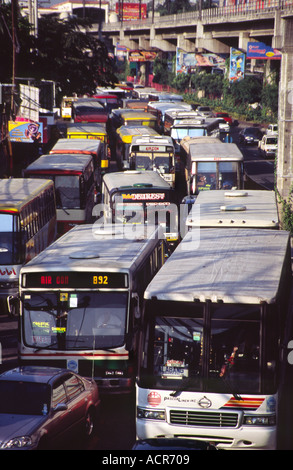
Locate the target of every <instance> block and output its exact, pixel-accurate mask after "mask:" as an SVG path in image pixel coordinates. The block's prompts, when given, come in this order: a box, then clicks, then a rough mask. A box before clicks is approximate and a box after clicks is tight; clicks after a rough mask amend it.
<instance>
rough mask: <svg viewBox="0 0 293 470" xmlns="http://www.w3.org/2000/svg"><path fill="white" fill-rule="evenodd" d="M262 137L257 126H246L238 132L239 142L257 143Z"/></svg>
mask: <svg viewBox="0 0 293 470" xmlns="http://www.w3.org/2000/svg"><path fill="white" fill-rule="evenodd" d="M261 139H262V132H261V131H260V130H259V129H258V128H257V127H246V128H245V129H243V130H242V131H241V132H240V134H239V143H240V144H252V145H253V144H254V145H257V144H258V142H259V141H260V140H261Z"/></svg>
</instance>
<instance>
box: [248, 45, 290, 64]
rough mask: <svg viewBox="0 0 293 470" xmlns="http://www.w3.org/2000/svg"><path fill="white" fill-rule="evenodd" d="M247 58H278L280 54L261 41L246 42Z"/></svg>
mask: <svg viewBox="0 0 293 470" xmlns="http://www.w3.org/2000/svg"><path fill="white" fill-rule="evenodd" d="M246 57H247V59H266V60H268V59H270V60H280V59H281V58H282V54H281V52H280V51H278V50H277V49H273V48H272V47H270V46H267V45H266V44H264V43H263V42H249V43H248V44H247V54H246Z"/></svg>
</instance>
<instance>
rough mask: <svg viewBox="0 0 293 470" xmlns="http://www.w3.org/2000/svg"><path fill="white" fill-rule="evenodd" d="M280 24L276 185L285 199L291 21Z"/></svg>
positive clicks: (291, 124)
mask: <svg viewBox="0 0 293 470" xmlns="http://www.w3.org/2000/svg"><path fill="white" fill-rule="evenodd" d="M282 23H283V24H282V26H283V34H282V38H283V40H282V48H281V52H282V59H281V79H280V84H279V116H278V121H279V138H278V159H277V182H276V183H277V189H278V191H279V193H280V195H281V196H282V197H283V198H284V199H287V198H288V196H289V195H290V192H291V190H292V189H293V188H292V184H293V19H291V18H288V19H284V20H282Z"/></svg>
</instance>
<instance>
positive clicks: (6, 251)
mask: <svg viewBox="0 0 293 470" xmlns="http://www.w3.org/2000/svg"><path fill="white" fill-rule="evenodd" d="M17 222H18V219H17V218H16V217H15V216H13V215H11V214H1V213H0V264H1V265H11V264H14V263H17V262H20V258H21V247H20V234H19V231H17V230H16V224H17ZM17 225H18V224H17Z"/></svg>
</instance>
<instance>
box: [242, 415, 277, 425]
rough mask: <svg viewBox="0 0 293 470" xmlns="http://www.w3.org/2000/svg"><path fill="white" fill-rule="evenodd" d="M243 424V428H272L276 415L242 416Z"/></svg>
mask: <svg viewBox="0 0 293 470" xmlns="http://www.w3.org/2000/svg"><path fill="white" fill-rule="evenodd" d="M243 424H244V425H245V426H274V425H275V424H276V415H266V416H261V415H260V416H257V415H255V416H252V415H250V416H244V420H243Z"/></svg>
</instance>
